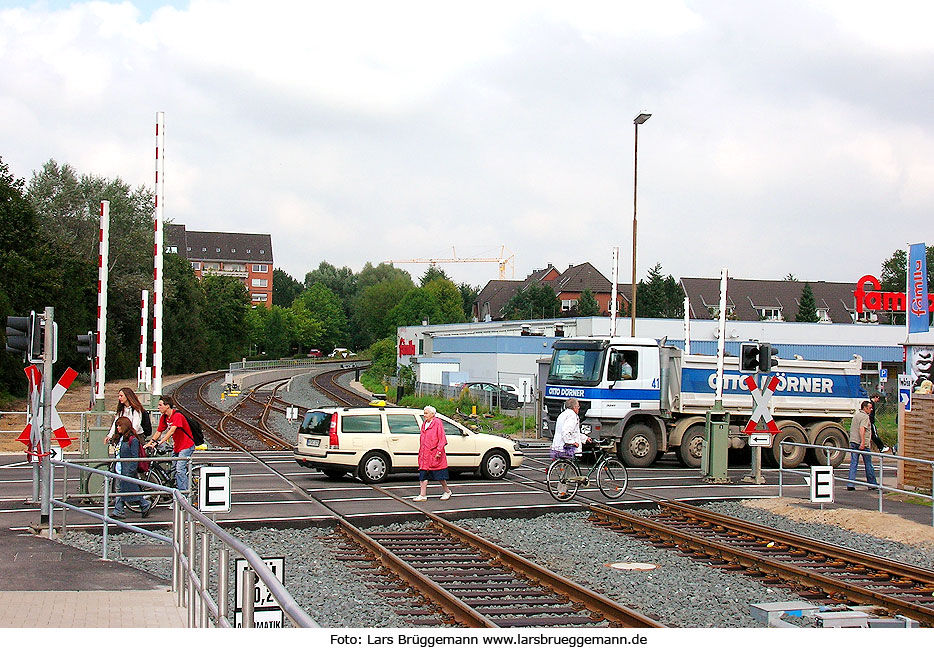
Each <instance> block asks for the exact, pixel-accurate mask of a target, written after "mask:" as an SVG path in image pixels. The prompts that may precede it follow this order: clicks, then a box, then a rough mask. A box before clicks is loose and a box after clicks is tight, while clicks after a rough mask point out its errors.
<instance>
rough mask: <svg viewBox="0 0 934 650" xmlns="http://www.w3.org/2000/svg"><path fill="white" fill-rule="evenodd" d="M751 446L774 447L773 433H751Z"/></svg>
mask: <svg viewBox="0 0 934 650" xmlns="http://www.w3.org/2000/svg"><path fill="white" fill-rule="evenodd" d="M749 446H750V447H771V446H772V434H771V433H750V434H749Z"/></svg>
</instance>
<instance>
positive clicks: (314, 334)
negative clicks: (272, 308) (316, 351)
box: [286, 285, 343, 354]
mask: <svg viewBox="0 0 934 650" xmlns="http://www.w3.org/2000/svg"><path fill="white" fill-rule="evenodd" d="M320 286H324V285H320ZM286 316H287V318H286V323H287V325H288V334H289V348H290V349H291V348H293V347H294V348H295V349H296V350H297V352H298V353H299V354H302V353H303V352H304V351H305V350H306V349H310V348H313V347H315V346H316V345H317V346H319V347H323V348H324V349H328V347H329V346H328V345H327V344H326V343H323V342H322V340H321V339H322V334H323V332H324V327H323V325H322V323H321V321H320V320H318V319H317V318H315V316H314V315H313V314H312V312H311V310H310V309H309V308H308V305H307V304H306V303H305V302H304V301H303V300H302V299H301V298H296V299H295V302H293V303H292V306H291V307H289V309H288V310H286ZM341 316H343V312H341Z"/></svg>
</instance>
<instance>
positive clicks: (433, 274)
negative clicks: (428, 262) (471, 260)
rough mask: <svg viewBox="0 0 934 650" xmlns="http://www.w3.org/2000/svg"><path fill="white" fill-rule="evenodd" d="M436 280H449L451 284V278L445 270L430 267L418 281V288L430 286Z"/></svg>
mask: <svg viewBox="0 0 934 650" xmlns="http://www.w3.org/2000/svg"><path fill="white" fill-rule="evenodd" d="M435 280H448V281H449V282H450V280H451V278H449V277H448V274H447V273H445V272H444V269H439V268H438V267H437V266H429V267H428V268H427V269H425V272H424V273H423V274H422V275H421V277H420V278H419V279H418V286H420V287H425V286H428V284H429V283H430V282H433V281H435Z"/></svg>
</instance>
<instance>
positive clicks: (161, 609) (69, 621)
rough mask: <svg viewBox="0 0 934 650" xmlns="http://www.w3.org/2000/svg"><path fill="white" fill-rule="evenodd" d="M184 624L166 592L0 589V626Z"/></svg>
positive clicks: (183, 615)
mask: <svg viewBox="0 0 934 650" xmlns="http://www.w3.org/2000/svg"><path fill="white" fill-rule="evenodd" d="M186 625H187V614H186V611H185V610H184V609H180V608H178V607H176V605H175V594H173V593H171V592H169V591H161V590H160V591H0V628H8V627H19V628H63V627H64V628H91V627H95V628H96V627H160V628H164V627H185V626H186Z"/></svg>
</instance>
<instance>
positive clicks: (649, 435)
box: [618, 424, 658, 467]
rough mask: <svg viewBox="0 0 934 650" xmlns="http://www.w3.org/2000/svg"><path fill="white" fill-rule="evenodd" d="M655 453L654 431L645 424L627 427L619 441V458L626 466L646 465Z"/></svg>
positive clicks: (652, 460) (653, 459) (653, 458)
mask: <svg viewBox="0 0 934 650" xmlns="http://www.w3.org/2000/svg"><path fill="white" fill-rule="evenodd" d="M657 454H658V440H656V438H655V432H654V431H652V429H651V428H650V427H648V426H647V425H645V424H634V425H632V426H631V427H628V428H627V429H626V431H625V432H624V433H623V437H622V439H621V440H620V441H619V452H618V456H619V459H620V460H621V461H623V463H625V464H626V465H627V466H628V467H648V466H650V465H651V464H652V463H654V462H655V456H656V455H657Z"/></svg>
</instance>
